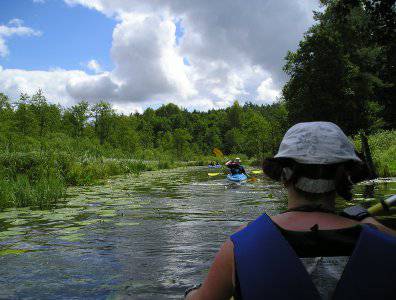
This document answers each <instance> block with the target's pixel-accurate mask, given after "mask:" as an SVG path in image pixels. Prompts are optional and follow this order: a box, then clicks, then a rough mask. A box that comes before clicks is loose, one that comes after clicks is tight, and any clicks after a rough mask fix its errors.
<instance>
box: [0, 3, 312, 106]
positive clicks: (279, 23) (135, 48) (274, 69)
mask: <svg viewBox="0 0 396 300" xmlns="http://www.w3.org/2000/svg"><path fill="white" fill-rule="evenodd" d="M64 1H65V2H66V3H67V4H69V5H70V6H75V5H83V6H85V7H87V8H90V9H94V10H97V11H100V12H101V13H103V14H104V15H106V16H108V17H112V18H115V19H116V20H117V25H116V26H115V28H114V31H113V36H112V47H111V58H112V61H113V63H114V66H115V67H114V69H113V70H111V71H109V72H102V69H101V67H100V65H99V63H98V62H97V61H95V60H91V61H90V62H88V64H87V67H88V68H89V69H90V70H92V71H94V72H95V74H94V75H88V74H86V73H85V72H81V71H80V72H81V73H78V74H77V73H76V74H74V72H79V71H63V72H64V73H65V74H63V75H60V74H59V75H57V76H58V78H59V80H61V79H62V78H63V79H64V80H65V82H63V83H60V82H59V85H60V86H62V87H63V88H62V93H63V94H62V97H65V99H66V98H67V99H77V100H79V99H87V100H89V101H98V100H108V101H112V102H113V103H114V105H117V108H118V110H119V111H123V109H122V106H125V109H124V111H133V110H136V109H142V108H145V107H147V106H149V105H150V104H154V103H155V104H158V103H164V102H169V101H172V102H174V103H176V104H179V105H181V106H183V107H185V108H188V109H190V108H191V109H193V108H196V109H200V110H205V109H210V108H218V107H224V106H227V105H229V104H232V102H233V101H234V100H236V99H238V100H242V101H244V100H247V101H253V102H259V103H271V102H273V101H275V100H276V98H277V97H279V95H280V90H281V86H282V85H283V83H284V82H285V74H284V73H283V72H282V66H283V64H284V61H283V58H284V56H285V55H286V52H287V50H290V49H295V48H296V47H297V45H298V41H299V40H300V39H301V38H302V36H303V32H304V31H305V30H307V29H308V27H309V25H311V24H312V23H313V20H312V14H311V10H312V9H317V8H318V7H319V4H318V2H317V1H316V0H294V1H290V0H277V1H275V0H251V1H248V2H246V1H242V0H234V1H232V2H230V1H227V0H218V1H210V0H201V1H185V0H162V1H158V0H146V1H139V0H64ZM175 20H181V25H182V27H183V32H184V34H183V36H182V37H181V38H179V41H178V43H176V38H175V30H176V26H175ZM20 25H21V24H20ZM1 41H2V40H1V38H0V51H1V47H2V46H1V45H2V44H1ZM0 53H1V52H0ZM186 60H187V61H188V64H186V63H184V61H186ZM6 71H7V70H3V71H1V73H0V74H2V73H4V72H6ZM49 73H50V74H51V72H49ZM24 74H25V75H26V73H24ZM29 74H30V75H29V76H31V75H32V74H31V73H29ZM72 74H74V75H73V76H72ZM52 75H54V74H52ZM20 76H23V75H21V74H20ZM26 76H28V75H26ZM14 84H16V87H17V86H18V84H19V81H18V82H14ZM47 84H48V86H47ZM42 85H43V86H41V87H42V88H43V90H44V91H46V90H47V88H48V90H52V91H54V90H55V89H54V87H53V85H54V84H53V83H52V82H51V81H50V80H48V81H45V84H42ZM68 101H72V100H68Z"/></svg>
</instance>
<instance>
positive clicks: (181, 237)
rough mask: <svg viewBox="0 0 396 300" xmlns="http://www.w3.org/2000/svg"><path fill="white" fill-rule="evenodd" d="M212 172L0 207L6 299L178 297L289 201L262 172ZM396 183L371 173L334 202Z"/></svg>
mask: <svg viewBox="0 0 396 300" xmlns="http://www.w3.org/2000/svg"><path fill="white" fill-rule="evenodd" d="M207 173H208V170H207V168H204V167H193V168H184V169H176V170H167V171H160V172H147V173H143V174H142V175H141V176H140V177H136V176H121V177H116V178H112V179H110V180H108V182H107V184H105V185H104V186H94V187H75V188H70V189H69V191H68V197H67V199H66V201H65V202H64V203H62V204H61V205H59V206H58V207H55V208H53V209H51V210H46V211H40V210H34V209H30V208H23V209H8V210H5V211H3V212H0V272H1V274H2V276H3V280H2V281H1V282H0V298H28V297H31V295H35V297H37V298H105V297H114V298H118V297H119V298H123V297H131V298H133V299H156V298H159V299H164V298H166V299H180V297H181V295H182V294H183V290H184V289H185V288H186V286H189V285H191V284H195V283H197V282H200V281H202V279H203V277H204V276H205V274H206V272H207V270H208V268H209V266H210V263H211V261H212V259H213V256H214V254H215V253H216V251H217V250H218V248H219V247H220V245H221V244H222V243H223V242H224V241H225V240H226V238H227V237H228V236H229V235H230V234H232V233H233V232H234V231H235V230H236V229H237V228H238V227H240V226H241V225H243V224H246V223H247V222H248V221H250V220H253V219H254V218H256V217H257V216H258V215H260V214H261V213H262V212H264V211H266V212H267V213H269V214H275V213H277V212H279V211H281V210H283V209H285V207H286V202H285V199H286V194H285V192H284V190H283V189H282V187H281V186H280V185H279V184H277V183H274V182H272V181H268V180H266V179H265V178H264V177H262V175H258V176H257V178H258V179H259V180H257V181H256V182H252V183H246V184H241V185H234V184H229V182H227V181H226V180H225V179H224V178H223V177H225V175H221V176H220V175H219V176H218V177H216V178H209V177H208V175H207ZM394 190H396V180H395V178H391V179H389V178H386V179H380V180H376V181H370V182H365V183H362V184H360V185H358V186H356V188H355V190H354V193H355V201H354V202H347V203H345V202H344V201H338V202H337V207H338V208H342V207H343V206H345V205H352V204H355V203H356V202H358V203H362V204H363V205H371V204H374V203H377V202H378V201H379V199H380V198H382V197H385V196H386V195H390V194H392V193H393V192H394ZM43 286H45V287H46V288H45V289H43V288H42V287H43Z"/></svg>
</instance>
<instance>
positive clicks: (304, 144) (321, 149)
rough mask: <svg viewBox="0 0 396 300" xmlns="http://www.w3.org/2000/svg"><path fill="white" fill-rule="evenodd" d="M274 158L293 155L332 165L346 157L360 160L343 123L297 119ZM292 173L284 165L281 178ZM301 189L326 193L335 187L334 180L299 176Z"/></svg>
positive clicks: (288, 176)
mask: <svg viewBox="0 0 396 300" xmlns="http://www.w3.org/2000/svg"><path fill="white" fill-rule="evenodd" d="M275 158H291V159H293V160H294V161H296V162H298V163H301V164H318V165H329V164H336V163H341V162H346V161H350V160H352V161H356V162H361V160H360V158H359V157H358V156H357V155H356V153H355V149H354V147H353V144H352V143H351V142H350V141H349V139H348V138H347V136H346V135H345V134H344V132H342V130H341V129H340V127H338V126H337V125H336V124H334V123H331V122H307V123H298V124H296V125H294V126H293V127H291V128H290V129H289V130H288V131H287V132H286V134H285V136H284V137H283V140H282V142H281V144H280V147H279V151H278V153H277V154H276V155H275ZM292 175H293V171H292V170H291V169H290V168H287V167H286V168H284V169H283V171H282V178H283V179H285V180H289V179H290V178H291V176H292ZM295 186H296V187H297V188H299V189H300V190H303V191H305V192H309V193H326V192H330V191H334V190H335V182H334V180H327V179H312V178H307V177H300V178H299V179H298V181H297V182H296V183H295Z"/></svg>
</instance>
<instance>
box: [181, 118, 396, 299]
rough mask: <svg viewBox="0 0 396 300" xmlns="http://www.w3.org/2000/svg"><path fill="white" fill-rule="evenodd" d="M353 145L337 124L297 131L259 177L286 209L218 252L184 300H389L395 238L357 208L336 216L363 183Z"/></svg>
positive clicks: (310, 125)
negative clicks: (338, 202)
mask: <svg viewBox="0 0 396 300" xmlns="http://www.w3.org/2000/svg"><path fill="white" fill-rule="evenodd" d="M366 170H367V168H365V166H364V164H363V163H362V161H361V159H360V158H359V157H358V155H357V154H356V152H355V150H354V148H353V145H352V144H351V142H350V141H349V140H348V138H347V137H346V136H345V134H344V133H343V132H342V130H341V129H340V128H339V127H338V126H337V125H335V124H333V123H330V122H309V123H299V124H296V125H294V126H293V127H291V128H290V129H289V130H288V131H287V133H286V134H285V136H284V138H283V140H282V142H281V145H280V148H279V151H278V153H277V155H275V157H274V158H270V159H267V160H265V162H264V164H263V171H264V172H265V173H266V174H267V175H268V176H269V177H271V178H272V179H274V180H278V181H281V182H282V183H283V185H284V186H285V188H286V190H287V193H288V209H287V210H286V211H285V212H283V213H281V214H278V215H275V216H268V215H266V214H265V213H264V214H262V215H261V216H260V217H259V218H257V219H256V220H254V221H253V222H251V223H249V224H248V225H247V226H244V227H242V228H240V229H239V230H238V231H237V232H236V233H235V234H233V235H232V236H231V237H230V238H229V239H228V240H227V241H226V242H225V243H224V244H223V246H222V247H221V249H220V251H219V252H218V253H217V255H216V257H215V260H214V262H213V264H212V266H211V267H210V270H209V273H208V275H207V277H206V279H205V281H204V283H203V284H202V286H196V287H193V288H191V289H189V290H187V291H186V294H185V298H186V299H229V298H231V297H232V296H234V298H235V299H244V300H246V299H394V298H395V295H396V290H395V278H396V258H395V253H396V237H395V232H394V231H393V230H391V229H390V228H387V227H385V226H384V225H382V224H380V223H379V222H377V221H376V220H375V219H374V218H372V217H371V216H370V215H369V213H368V212H367V210H365V209H363V208H362V207H359V206H355V207H349V208H347V209H345V210H344V212H343V213H342V214H341V215H339V214H336V213H335V198H336V195H338V196H340V197H342V198H344V199H345V200H348V201H349V200H351V199H352V193H351V190H352V187H353V184H356V183H357V182H359V181H362V180H364V179H366Z"/></svg>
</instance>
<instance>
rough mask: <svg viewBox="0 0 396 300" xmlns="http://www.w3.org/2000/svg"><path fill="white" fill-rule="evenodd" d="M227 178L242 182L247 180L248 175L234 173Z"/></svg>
mask: <svg viewBox="0 0 396 300" xmlns="http://www.w3.org/2000/svg"><path fill="white" fill-rule="evenodd" d="M227 179H228V180H231V181H234V182H240V181H244V180H246V179H247V176H246V175H245V174H234V175H232V174H228V175H227Z"/></svg>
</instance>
